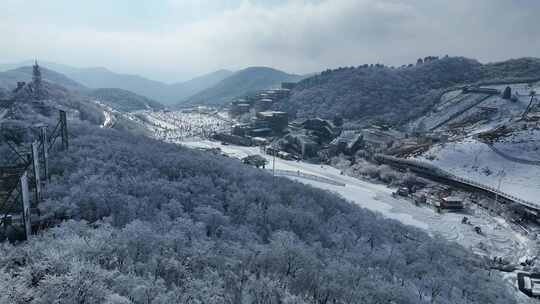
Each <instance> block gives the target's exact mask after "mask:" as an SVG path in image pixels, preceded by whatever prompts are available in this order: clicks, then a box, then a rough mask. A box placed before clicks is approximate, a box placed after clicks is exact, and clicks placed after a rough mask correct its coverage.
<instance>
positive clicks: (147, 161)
mask: <svg viewBox="0 0 540 304" xmlns="http://www.w3.org/2000/svg"><path fill="white" fill-rule="evenodd" d="M25 107H26V106H23V107H21V109H23V108H25ZM17 113H19V114H17V116H16V117H12V119H16V120H17V123H18V124H19V125H20V126H23V125H25V124H30V122H32V123H33V122H35V121H36V120H38V116H35V115H34V116H28V115H26V114H24V112H22V111H18V112H17ZM70 132H71V147H70V150H69V151H68V152H57V153H54V154H52V157H53V159H52V161H51V164H50V166H51V174H52V176H53V178H52V183H50V184H49V185H48V186H47V191H46V200H45V203H44V204H43V205H42V206H41V208H42V210H43V212H44V213H54V214H56V216H58V217H68V218H71V220H70V221H67V222H64V223H63V224H62V225H60V226H59V227H56V228H53V229H50V230H48V231H45V232H43V233H42V234H40V235H39V236H36V237H34V238H33V239H32V241H30V242H26V243H23V244H18V245H9V244H2V245H0V290H2V293H0V303H137V304H138V303H141V304H142V303H205V304H206V303H216V304H217V303H231V304H232V303H235V304H236V303H268V304H273V303H275V304H277V303H291V304H292V303H297V304H300V303H411V304H412V303H414V304H417V303H448V304H449V303H505V304H507V303H514V300H513V297H511V296H509V295H508V294H507V292H506V288H505V287H504V286H503V285H502V281H501V280H500V278H499V277H498V276H497V275H494V274H491V275H490V273H489V272H488V271H487V270H485V269H484V268H483V267H484V266H483V262H482V261H481V260H480V259H479V258H477V257H475V256H473V255H471V254H470V253H468V252H467V251H466V250H465V249H463V248H460V247H458V246H457V245H453V244H449V243H447V242H445V241H443V240H441V239H438V238H432V237H430V236H428V235H427V234H425V233H424V232H422V231H420V230H418V229H415V228H412V227H409V226H404V225H402V224H400V223H398V222H396V221H393V220H388V219H384V218H382V216H381V215H378V214H374V213H372V212H370V211H367V210H365V209H361V208H359V207H357V206H356V205H353V204H351V203H349V202H346V201H344V200H343V199H340V198H338V197H336V196H335V195H334V194H331V193H328V192H325V191H323V190H318V189H314V188H311V187H308V186H305V185H302V184H299V183H297V182H292V181H290V180H286V179H282V178H276V179H273V178H272V176H271V175H269V174H268V173H266V172H264V171H261V170H258V169H255V168H251V167H247V166H243V165H242V164H241V163H240V161H238V160H233V159H228V158H225V157H222V156H215V155H214V154H212V153H209V152H201V151H195V150H190V149H187V148H182V147H179V146H176V145H172V144H165V143H162V142H157V141H154V140H151V139H148V138H145V137H138V136H134V135H130V134H128V133H125V132H121V131H116V130H107V129H100V128H98V127H96V126H95V125H90V124H88V123H84V122H82V123H81V122H76V121H70ZM449 269H451V270H452V271H449Z"/></svg>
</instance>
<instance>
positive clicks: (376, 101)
mask: <svg viewBox="0 0 540 304" xmlns="http://www.w3.org/2000/svg"><path fill="white" fill-rule="evenodd" d="M429 59H430V60H428V61H426V62H422V63H419V64H416V65H414V66H413V65H409V66H402V67H400V68H391V67H386V66H383V65H363V66H359V67H351V68H340V69H337V70H327V71H325V72H322V73H321V74H319V75H317V76H314V77H311V78H308V79H305V80H303V81H301V82H300V84H299V85H298V86H297V88H296V89H295V90H294V91H293V94H292V96H291V98H290V101H289V103H287V104H284V105H282V108H283V109H285V110H288V111H289V112H291V113H293V114H296V115H297V116H298V117H310V116H311V117H313V116H320V117H324V118H332V117H334V116H335V115H340V116H343V117H344V118H347V119H352V120H363V119H382V120H386V121H389V122H392V123H400V122H404V121H406V120H408V119H410V118H412V117H415V116H417V115H419V114H421V113H423V112H424V111H425V110H426V109H428V108H429V107H430V106H431V105H432V104H433V103H434V102H435V101H437V99H438V98H439V97H440V95H441V93H442V92H444V90H445V89H447V88H450V87H452V86H455V85H463V84H469V83H475V82H479V81H500V80H516V79H517V78H519V79H522V78H534V77H537V78H540V60H538V59H531V58H524V59H516V60H510V61H506V62H502V63H493V64H486V65H482V64H481V63H479V62H477V61H475V60H472V59H467V58H463V57H445V58H441V59H433V58H429Z"/></svg>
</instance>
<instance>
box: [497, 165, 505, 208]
mask: <svg viewBox="0 0 540 304" xmlns="http://www.w3.org/2000/svg"><path fill="white" fill-rule="evenodd" d="M505 176H506V172H504V170H501V171H499V173H498V174H497V177H499V182H498V185H497V192H495V204H497V203H498V202H499V192H500V191H501V183H502V181H503V179H504V177H505Z"/></svg>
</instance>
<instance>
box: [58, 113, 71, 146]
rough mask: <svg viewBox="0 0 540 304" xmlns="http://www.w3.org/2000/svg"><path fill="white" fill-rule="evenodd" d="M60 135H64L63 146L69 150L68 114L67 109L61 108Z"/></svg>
mask: <svg viewBox="0 0 540 304" xmlns="http://www.w3.org/2000/svg"><path fill="white" fill-rule="evenodd" d="M60 135H61V136H62V148H63V149H64V150H66V151H67V150H68V149H69V140H68V129H67V116H66V111H62V110H60Z"/></svg>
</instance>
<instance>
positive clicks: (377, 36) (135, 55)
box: [0, 0, 540, 81]
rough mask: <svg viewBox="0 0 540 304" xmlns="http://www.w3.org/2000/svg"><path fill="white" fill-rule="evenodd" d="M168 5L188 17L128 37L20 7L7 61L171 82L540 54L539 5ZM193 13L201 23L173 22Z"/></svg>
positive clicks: (371, 1) (355, 1)
mask: <svg viewBox="0 0 540 304" xmlns="http://www.w3.org/2000/svg"><path fill="white" fill-rule="evenodd" d="M9 1H13V0H9ZM167 1H169V4H170V5H171V7H172V8H171V9H173V10H174V9H177V10H182V12H171V14H170V15H167V18H165V17H164V19H163V24H162V25H161V26H160V27H152V28H149V29H148V30H141V24H137V25H133V26H132V27H130V26H129V24H124V26H123V27H118V28H119V30H115V28H116V27H112V28H111V29H108V30H103V27H101V26H96V25H95V24H93V23H89V24H83V25H82V26H73V27H70V26H69V24H62V23H61V22H47V20H48V19H47V18H46V17H47V16H41V17H40V18H36V19H35V20H33V19H32V18H30V19H27V18H24V17H25V14H24V13H20V14H15V13H13V10H12V15H10V16H9V17H6V18H5V19H4V20H7V22H3V23H2V24H0V35H1V36H2V37H5V38H3V40H2V42H0V48H1V49H2V50H3V51H2V53H4V56H5V57H4V58H1V59H0V60H2V61H13V60H23V59H27V58H31V57H35V56H38V57H43V58H46V59H48V60H53V61H59V62H63V63H68V64H77V65H83V66H84V65H100V66H107V67H110V68H112V69H116V70H120V71H128V72H133V73H141V74H147V75H151V76H154V77H159V78H161V79H165V78H167V77H168V76H170V75H176V76H178V77H189V76H193V75H196V74H201V73H204V72H208V71H211V70H215V69H219V68H230V69H239V68H242V67H246V66H250V65H268V66H274V67H277V68H281V69H285V70H288V71H290V72H298V73H305V72H311V71H319V70H323V69H325V68H329V67H335V66H346V65H358V64H362V63H371V62H383V63H386V64H395V65H397V64H402V63H406V62H412V61H413V60H414V59H415V58H416V57H419V56H426V55H444V54H451V55H466V56H471V57H477V58H479V59H481V60H484V61H487V60H499V59H504V58H507V57H518V56H526V55H529V56H531V55H537V54H540V35H539V30H538V28H537V27H536V26H535V23H536V17H535V16H534V14H533V13H531V6H532V7H536V8H540V5H539V4H540V2H536V1H534V2H533V1H530V2H529V1H523V2H520V3H521V4H516V3H513V4H511V3H510V2H508V1H507V2H505V1H502V0H501V1H499V0H493V1H488V0H479V1H474V2H473V1H469V0H456V1H452V2H450V1H442V0H433V1H428V0H410V1H397V0H326V1H306V0H294V1H289V2H287V3H285V4H279V5H273V6H267V5H264V6H263V5H260V4H256V2H254V1H242V3H241V4H237V5H233V4H234V3H233V2H231V1H229V2H226V1H225V2H222V5H215V3H216V2H215V1H206V0H201V1H196V0H189V1H181V0H167ZM212 3H214V4H212ZM223 3H224V4H223ZM527 4H528V6H527ZM186 10H187V11H191V13H188V15H190V14H192V15H198V16H199V18H193V19H192V20H191V19H190V21H189V22H186V20H177V21H175V20H174V19H175V18H180V16H182V14H186ZM532 11H534V10H532ZM537 11H538V10H537ZM117 13H118V14H121V13H122V12H121V11H118V12H117ZM124 13H129V11H128V12H124ZM113 15H114V14H113ZM175 16H177V17H175ZM0 17H2V16H1V15H0ZM119 19H121V20H123V18H120V17H119ZM129 20H131V19H129ZM156 21H157V20H152V24H155V23H156ZM96 22H97V21H96ZM126 22H127V21H126ZM130 22H132V20H131V21H130ZM141 22H143V23H144V22H145V21H144V20H141ZM4 50H6V51H4ZM172 80H175V79H171V81H172Z"/></svg>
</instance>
